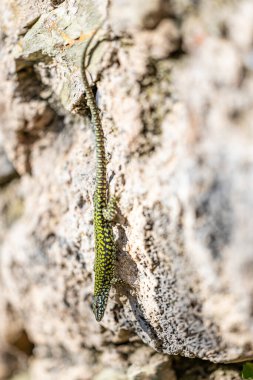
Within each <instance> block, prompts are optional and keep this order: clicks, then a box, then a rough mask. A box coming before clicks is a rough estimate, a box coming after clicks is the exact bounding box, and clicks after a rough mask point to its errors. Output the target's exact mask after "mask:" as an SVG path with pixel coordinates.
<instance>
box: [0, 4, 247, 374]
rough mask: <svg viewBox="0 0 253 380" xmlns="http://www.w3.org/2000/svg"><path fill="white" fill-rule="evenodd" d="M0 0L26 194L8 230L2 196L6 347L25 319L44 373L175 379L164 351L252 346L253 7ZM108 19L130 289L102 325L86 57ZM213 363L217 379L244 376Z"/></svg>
mask: <svg viewBox="0 0 253 380" xmlns="http://www.w3.org/2000/svg"><path fill="white" fill-rule="evenodd" d="M3 3H4V4H5V6H4V8H3V12H2V14H1V16H0V21H1V20H4V22H3V24H4V30H5V34H6V36H5V38H3V36H2V40H1V44H2V45H3V53H2V54H3V60H2V63H1V65H2V66H1V68H2V70H1V74H0V75H1V81H0V83H1V87H2V89H4V90H5V94H6V96H5V98H4V99H1V104H0V106H1V109H2V110H3V112H2V113H1V116H0V118H1V133H2V134H3V145H4V149H5V151H6V152H7V154H8V157H10V160H11V162H12V164H13V166H15V168H17V171H18V172H19V174H20V176H21V178H20V179H19V181H18V185H17V186H18V190H17V193H18V194H23V197H24V198H25V199H24V203H25V207H24V208H22V212H21V213H19V217H18V218H14V221H13V222H12V223H10V224H9V225H8V226H7V224H6V219H5V210H4V209H3V213H2V215H1V221H0V223H1V225H3V228H4V231H6V232H5V233H4V234H3V237H2V239H1V240H2V243H1V247H0V249H1V288H2V290H1V293H2V294H3V299H2V301H1V302H2V306H1V310H3V311H2V313H1V319H0V337H1V339H2V342H3V344H5V343H6V341H8V339H7V338H6V335H8V330H11V331H12V330H13V331H14V330H15V329H14V327H13V326H15V325H18V326H20V329H21V330H24V331H25V332H26V334H27V336H28V337H29V339H30V340H31V342H32V343H33V344H34V345H35V349H34V354H33V357H32V358H31V360H30V362H31V373H32V378H33V379H35V380H39V379H43V380H47V379H55V378H56V377H57V378H61V379H62V380H64V379H65V378H66V379H73V380H74V379H77V378H82V379H101V378H106V376H107V377H108V376H110V378H113V377H114V378H118V379H121V378H124V377H125V378H126V379H129V380H130V379H131V380H133V379H137V378H138V379H139V378H141V379H142V378H143V379H146V378H147V379H148V378H152V376H157V377H158V378H159V379H163V378H166V376H167V378H168V376H170V378H171V379H173V380H174V379H177V378H178V379H180V377H179V374H178V371H176V370H174V365H173V363H172V362H171V361H170V358H169V357H168V355H181V356H185V357H191V358H200V359H205V360H209V361H211V362H217V363H224V362H240V361H243V360H246V359H250V358H252V357H253V345H252V342H253V331H252V325H253V324H252V322H253V315H252V294H253V282H252V271H253V269H252V268H253V261H252V258H253V255H252V246H253V237H252V229H253V222H252V217H251V216H252V210H253V195H252V194H253V187H252V186H253V170H252V166H253V155H252V137H253V129H252V122H251V120H252V112H253V111H252V109H253V108H252V102H253V97H252V83H253V75H252V70H251V58H250V57H251V54H252V52H251V50H252V48H251V42H250V41H252V38H251V37H252V35H253V29H252V22H251V20H252V17H249V15H252V16H253V4H252V2H251V1H249V0H242V1H240V2H239V3H236V2H221V1H216V2H208V1H204V0H202V1H199V3H198V6H197V5H194V4H193V3H192V2H191V4H189V2H185V1H171V2H170V3H169V5H170V6H168V7H167V6H166V5H164V4H163V2H157V1H152V0H148V1H146V2H145V6H142V5H140V4H141V3H139V2H136V1H129V2H127V3H126V4H125V3H124V2H123V3H121V2H119V1H117V0H114V1H111V2H110V4H108V5H107V3H106V2H104V1H98V0H96V1H95V0H89V1H88V0H87V1H86V2H83V1H81V0H80V1H78V0H74V1H71V2H70V1H65V2H62V3H61V4H59V5H58V4H57V3H56V2H53V3H49V2H45V3H43V2H38V4H40V6H39V8H38V10H37V11H35V10H34V7H32V8H31V9H32V11H31V18H30V19H29V15H28V14H27V13H28V11H27V9H28V8H29V4H32V3H31V1H30V0H26V1H25V3H26V5H25V7H24V10H25V13H26V15H24V14H21V13H19V12H17V14H15V17H16V18H17V19H18V20H17V22H16V24H15V23H13V22H12V18H13V17H14V13H13V12H14V11H13V9H12V8H11V6H10V5H9V2H8V1H7V0H4V1H3ZM42 3H43V4H44V5H43V6H42ZM18 4H19V3H18ZM106 7H107V8H106ZM18 9H20V8H18ZM6 12H9V13H10V14H11V15H12V17H9V18H7V17H6V16H5V15H6ZM105 14H106V20H107V21H106V23H105V24H104V25H103V26H102V28H101V30H100V32H99V34H98V35H97V37H96V38H97V40H96V39H95V40H94V47H95V48H94V49H93V52H94V54H93V55H92V56H91V57H90V65H89V68H88V71H89V73H91V76H89V79H90V81H91V82H92V83H95V84H96V89H95V87H94V91H95V90H97V94H96V96H97V101H98V105H99V108H100V109H101V116H102V122H103V128H104V133H105V137H106V150H107V152H108V153H110V159H109V162H108V176H109V177H110V179H111V181H110V189H111V192H114V193H116V196H117V197H118V198H119V208H120V216H119V219H118V222H117V223H116V225H115V226H114V233H115V237H116V239H117V248H118V255H117V272H118V275H119V276H120V277H121V278H122V279H123V280H124V282H125V285H124V286H122V285H117V286H115V287H113V289H112V291H111V297H110V300H109V303H108V307H107V311H106V314H105V317H104V319H103V321H102V322H101V324H98V323H97V322H96V321H95V319H94V316H93V314H92V311H91V302H92V293H93V261H94V242H93V226H92V210H93V206H92V196H93V191H94V172H95V154H94V136H93V130H92V127H91V124H90V118H89V112H88V110H87V106H86V105H85V97H84V94H83V86H82V82H81V75H80V61H81V55H82V50H83V48H84V46H85V44H86V43H87V41H89V38H90V37H91V35H92V34H93V33H94V31H95V30H96V28H97V26H98V25H99V24H100V23H101V20H102V19H103V18H104V17H105ZM132 15H134V17H133V18H132V17H131V16H132ZM8 20H9V21H8ZM1 22H2V21H1ZM239 26H240V28H241V31H240V36H239V37H238V33H236V32H235V30H238V27H239ZM98 39H99V40H100V39H101V40H102V42H101V43H96V42H97V41H98ZM83 115H85V116H84V117H83ZM8 186H9V185H8ZM5 196H6V195H4V194H0V197H2V198H1V199H5ZM14 198H15V195H13V199H14ZM10 307H11V310H12V314H11V315H12V318H11V319H10V315H9V312H8V310H9V308H10ZM6 321H9V322H8V323H6ZM17 321H18V323H17ZM4 342H5V343H4ZM145 349H147V351H145ZM143 352H145V353H143ZM26 355H28V354H26ZM28 356H29V355H28ZM116 363H120V367H119V366H118V365H117V364H116ZM122 363H124V365H123V364H122ZM193 366H194V364H193ZM212 368H214V369H213V370H212V376H213V377H210V376H211V375H210V373H209V372H208V371H207V372H206V378H207V379H209V378H210V379H214V378H217V379H218V378H219V376H220V378H221V379H230V378H231V379H232V378H233V376H235V378H236V376H237V375H238V374H239V373H240V372H239V370H238V368H235V369H234V368H231V369H230V367H228V368H227V367H225V370H224V371H225V372H224V371H223V367H219V366H218V367H217V366H214V367H212ZM222 371H223V372H224V373H223V372H222ZM52 373H53V374H52ZM209 375H210V376H209ZM138 376H139V377H138ZM215 376H216V377H215ZM229 376H230V377H229ZM238 376H239V375H238ZM181 378H182V377H181Z"/></svg>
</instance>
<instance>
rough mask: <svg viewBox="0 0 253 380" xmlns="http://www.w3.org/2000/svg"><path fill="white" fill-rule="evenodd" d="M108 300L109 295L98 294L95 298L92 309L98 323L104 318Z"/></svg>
mask: <svg viewBox="0 0 253 380" xmlns="http://www.w3.org/2000/svg"><path fill="white" fill-rule="evenodd" d="M107 300H108V294H98V295H96V296H94V300H93V307H92V309H93V313H94V315H95V318H96V320H97V321H98V322H100V321H101V320H102V318H103V316H104V313H105V308H106V304H107Z"/></svg>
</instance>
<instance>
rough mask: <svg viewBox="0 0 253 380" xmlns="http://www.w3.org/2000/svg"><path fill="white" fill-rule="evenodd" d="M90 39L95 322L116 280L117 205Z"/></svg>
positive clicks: (87, 89)
mask: <svg viewBox="0 0 253 380" xmlns="http://www.w3.org/2000/svg"><path fill="white" fill-rule="evenodd" d="M95 33H96V32H95ZM95 33H94V34H93V36H94V35H95ZM93 36H92V37H93ZM91 39H92V38H91ZM91 39H90V41H89V43H88V44H87V45H86V47H85V50H84V52H83V56H82V66H81V67H82V79H83V84H84V89H85V93H86V99H87V105H88V107H89V109H90V112H91V118H92V123H93V125H94V129H95V141H96V143H95V144H96V186H95V192H94V197H93V203H94V218H93V222H94V235H95V265H94V271H95V285H94V300H93V312H94V314H95V317H96V320H97V321H101V319H102V318H103V316H104V312H105V308H106V305H107V301H108V297H109V292H110V288H111V285H112V283H113V282H114V278H115V273H114V272H115V257H116V247H115V240H114V236H113V229H112V220H113V219H114V216H115V214H116V202H115V199H114V198H111V199H110V200H109V199H108V193H107V175H106V156H105V141H104V140H105V138H104V132H103V128H102V123H101V118H100V111H99V109H98V107H97V104H96V100H95V97H94V95H93V92H92V89H91V87H90V85H89V81H88V78H87V74H86V69H87V67H86V65H85V58H86V52H87V49H88V46H89V45H90V42H91Z"/></svg>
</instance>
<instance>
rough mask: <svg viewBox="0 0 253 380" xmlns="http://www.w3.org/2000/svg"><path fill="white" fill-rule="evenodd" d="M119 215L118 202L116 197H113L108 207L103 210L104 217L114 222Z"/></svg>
mask: <svg viewBox="0 0 253 380" xmlns="http://www.w3.org/2000/svg"><path fill="white" fill-rule="evenodd" d="M116 215H117V201H116V198H115V197H111V198H110V200H109V202H108V204H107V207H106V208H104V209H103V217H104V218H105V219H106V220H108V221H110V222H112V221H113V220H114V219H115V217H116Z"/></svg>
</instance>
